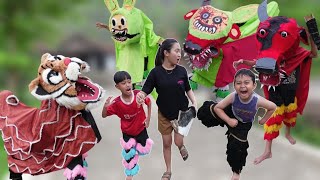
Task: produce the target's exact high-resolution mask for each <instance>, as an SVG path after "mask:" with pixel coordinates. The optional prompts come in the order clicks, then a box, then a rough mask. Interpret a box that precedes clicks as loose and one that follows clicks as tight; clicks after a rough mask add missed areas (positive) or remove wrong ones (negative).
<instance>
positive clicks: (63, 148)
mask: <svg viewBox="0 0 320 180" xmlns="http://www.w3.org/2000/svg"><path fill="white" fill-rule="evenodd" d="M87 71H89V66H88V64H87V63H86V62H84V61H82V60H80V59H78V58H75V57H73V58H68V57H64V56H60V55H59V56H52V55H50V54H48V53H46V54H44V55H43V56H42V58H41V64H40V66H39V69H38V76H37V78H36V79H34V80H33V81H32V82H31V83H30V85H29V90H30V92H31V94H32V95H33V96H35V97H36V98H37V99H39V100H41V106H40V108H33V107H28V106H26V105H25V104H23V103H22V102H20V101H19V100H18V98H17V97H16V96H14V95H13V94H12V92H10V91H7V90H5V91H1V92H0V130H1V131H2V138H3V141H4V148H5V150H6V152H7V155H8V166H9V169H10V179H22V176H21V175H22V174H23V173H26V174H31V175H40V174H46V173H50V172H53V171H57V170H61V169H63V168H66V170H65V172H64V175H65V176H66V177H67V178H68V180H71V179H82V180H84V178H85V177H86V174H87V170H86V162H85V160H84V158H85V153H86V152H88V151H89V150H90V149H91V148H92V147H93V146H94V145H95V144H96V143H98V142H99V141H100V139H101V135H100V133H99V130H98V128H97V126H96V124H95V121H94V118H93V117H92V115H91V113H90V109H92V108H93V107H94V106H95V104H97V103H98V102H99V101H100V99H101V96H102V91H103V90H102V88H101V87H100V86H99V85H97V84H95V83H93V82H91V81H90V80H89V79H88V78H86V77H81V76H79V75H80V74H81V72H87Z"/></svg>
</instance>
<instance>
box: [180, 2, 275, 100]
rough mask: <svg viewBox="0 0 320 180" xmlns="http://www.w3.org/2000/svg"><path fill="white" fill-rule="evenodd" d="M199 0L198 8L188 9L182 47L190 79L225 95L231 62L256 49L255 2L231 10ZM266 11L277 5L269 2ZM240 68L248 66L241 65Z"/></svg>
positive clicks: (253, 55)
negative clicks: (186, 58) (190, 69)
mask: <svg viewBox="0 0 320 180" xmlns="http://www.w3.org/2000/svg"><path fill="white" fill-rule="evenodd" d="M210 2H211V1H210V0H203V4H202V6H201V7H200V8H199V9H195V10H192V11H190V12H188V13H187V14H186V15H185V16H184V18H185V19H186V20H189V29H188V30H189V32H188V35H187V37H186V42H185V44H184V50H185V52H187V54H188V56H189V58H190V66H191V67H192V68H194V71H193V77H192V80H193V81H195V82H197V83H199V84H201V85H204V86H206V87H212V86H214V87H215V89H217V93H216V96H217V97H218V98H224V97H226V96H227V95H228V94H229V91H228V90H229V86H228V85H229V84H230V83H231V82H233V77H234V74H235V72H236V71H235V69H234V68H233V62H234V61H237V60H239V59H255V58H256V57H257V55H258V49H257V46H256V42H255V32H256V29H257V27H258V25H259V19H258V17H257V9H258V4H251V5H247V6H242V7H239V8H237V9H235V10H234V11H232V12H229V11H223V10H219V9H217V8H215V7H213V6H211V5H210ZM268 13H269V14H270V15H271V16H276V15H278V13H279V8H278V4H277V3H276V2H270V3H269V4H268ZM240 68H248V66H242V65H241V67H240Z"/></svg>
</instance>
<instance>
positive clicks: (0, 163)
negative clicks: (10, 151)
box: [0, 139, 8, 179]
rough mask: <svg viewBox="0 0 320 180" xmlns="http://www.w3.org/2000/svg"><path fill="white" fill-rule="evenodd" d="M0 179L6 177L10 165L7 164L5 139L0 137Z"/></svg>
mask: <svg viewBox="0 0 320 180" xmlns="http://www.w3.org/2000/svg"><path fill="white" fill-rule="evenodd" d="M0 167H1V168H0V179H4V177H5V175H6V174H7V172H8V165H7V153H6V152H5V150H4V147H3V141H2V139H0Z"/></svg>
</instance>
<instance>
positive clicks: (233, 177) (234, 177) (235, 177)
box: [231, 172, 240, 180]
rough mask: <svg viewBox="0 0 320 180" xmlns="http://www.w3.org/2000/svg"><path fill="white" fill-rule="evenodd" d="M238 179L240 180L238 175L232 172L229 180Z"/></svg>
mask: <svg viewBox="0 0 320 180" xmlns="http://www.w3.org/2000/svg"><path fill="white" fill-rule="evenodd" d="M239 179H240V174H238V173H235V172H233V175H232V177H231V180H239Z"/></svg>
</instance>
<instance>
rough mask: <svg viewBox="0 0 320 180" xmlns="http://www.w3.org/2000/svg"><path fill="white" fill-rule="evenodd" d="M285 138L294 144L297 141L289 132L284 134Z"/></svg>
mask: <svg viewBox="0 0 320 180" xmlns="http://www.w3.org/2000/svg"><path fill="white" fill-rule="evenodd" d="M286 138H287V139H288V141H289V142H290V144H292V145H294V144H296V142H297V141H296V140H295V139H294V138H293V137H292V136H291V135H290V134H286Z"/></svg>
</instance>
